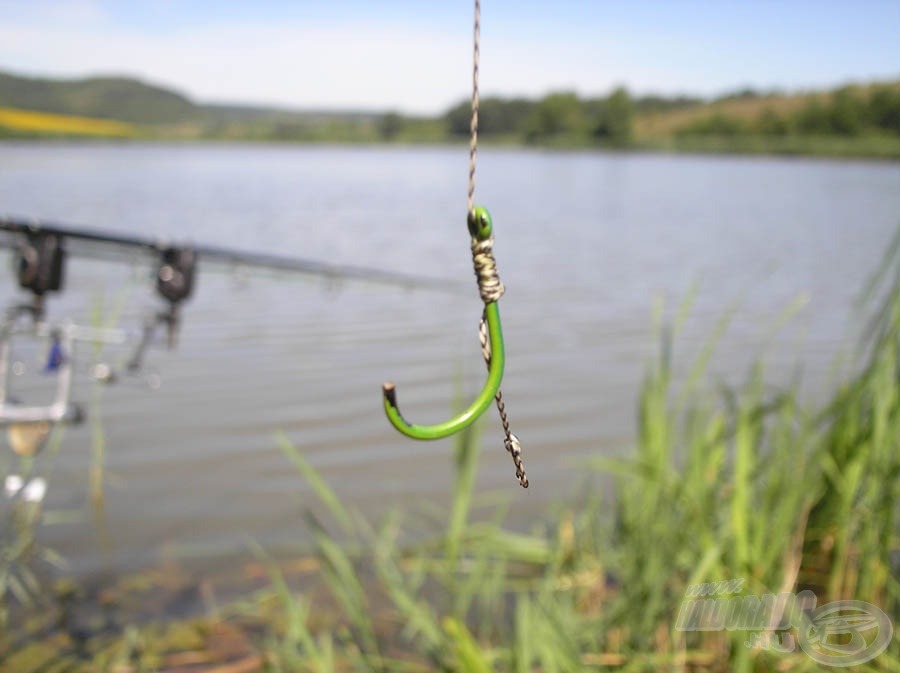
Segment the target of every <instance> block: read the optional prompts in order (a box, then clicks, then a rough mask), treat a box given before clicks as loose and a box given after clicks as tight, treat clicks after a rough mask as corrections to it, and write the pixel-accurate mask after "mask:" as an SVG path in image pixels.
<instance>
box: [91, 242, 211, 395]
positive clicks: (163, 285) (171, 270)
mask: <svg viewBox="0 0 900 673" xmlns="http://www.w3.org/2000/svg"><path fill="white" fill-rule="evenodd" d="M196 268H197V253H196V252H195V251H194V250H193V249H192V248H188V247H183V248H179V247H174V246H170V247H167V248H163V249H162V250H160V255H159V263H158V266H157V268H156V291H157V293H158V294H159V295H160V297H162V298H163V299H164V300H166V302H167V304H168V305H167V306H166V308H165V309H164V310H162V311H156V312H154V313H151V314H150V315H149V316H147V318H145V319H144V324H143V327H142V329H141V337H140V339H139V341H138V344H137V346H136V348H135V349H134V352H133V353H132V355H131V357H130V358H129V359H128V361H127V362H126V364H125V372H126V373H127V374H128V375H130V376H132V377H134V376H139V375H141V373H142V372H143V371H144V369H145V365H144V358H145V356H146V353H147V349H148V348H149V347H150V344H151V343H152V342H153V339H154V337H155V336H156V331H157V329H158V328H159V327H160V326H162V327H164V328H165V330H166V345H167V346H168V348H169V349H172V348H174V347H175V345H176V341H177V336H178V328H179V326H180V323H181V316H180V312H179V309H180V307H181V303H182V302H183V301H185V300H186V299H188V298H189V297H190V296H191V294H192V293H193V291H194V278H195V275H196ZM91 373H92V375H93V376H94V378H95V379H97V380H99V381H102V382H104V383H115V382H116V381H118V380H119V376H118V374H117V373H116V372H115V371H113V370H112V369H111V368H110V367H109V366H108V365H106V364H104V363H98V364H96V365H94V367H93V368H92V372H91ZM144 378H145V379H146V383H147V385H148V386H149V387H150V388H154V389H156V388H159V387H160V385H161V384H162V380H161V378H160V376H159V375H158V374H156V373H154V372H151V373H149V374H147V375H146V376H145V377H144Z"/></svg>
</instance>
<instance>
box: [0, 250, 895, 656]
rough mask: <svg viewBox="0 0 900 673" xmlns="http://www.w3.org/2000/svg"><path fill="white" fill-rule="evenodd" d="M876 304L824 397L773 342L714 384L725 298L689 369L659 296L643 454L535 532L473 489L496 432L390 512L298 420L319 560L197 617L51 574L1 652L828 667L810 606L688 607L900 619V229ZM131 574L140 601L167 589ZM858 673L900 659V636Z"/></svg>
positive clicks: (677, 320)
mask: <svg viewBox="0 0 900 673" xmlns="http://www.w3.org/2000/svg"><path fill="white" fill-rule="evenodd" d="M865 305H866V306H867V309H866V310H865V311H861V312H860V313H859V315H858V324H859V325H860V326H864V328H863V329H862V332H863V334H862V336H861V338H860V341H859V347H858V349H857V358H856V361H855V362H854V364H853V365H852V366H851V367H850V368H849V370H848V371H847V372H846V377H845V378H844V379H843V380H842V381H841V382H839V383H838V384H836V385H835V387H834V389H833V390H832V391H831V393H830V396H825V397H827V399H826V400H825V402H824V403H822V404H820V405H815V406H812V405H809V404H807V403H805V402H804V401H803V400H802V399H801V398H800V397H799V395H798V393H797V388H796V387H795V386H790V385H789V386H786V387H785V386H773V385H771V384H770V382H769V381H768V377H767V374H766V370H765V365H764V363H763V362H762V361H759V362H757V363H756V364H754V365H753V366H752V367H751V368H750V370H749V371H748V372H747V376H746V381H745V383H744V384H743V385H741V386H740V387H738V388H734V389H732V388H722V387H721V385H719V386H713V385H712V383H713V382H712V381H711V380H710V379H711V377H710V375H709V373H708V363H709V361H710V357H711V355H712V353H713V351H714V349H715V346H716V342H717V341H718V340H719V339H721V338H724V336H723V335H724V334H725V332H726V329H727V325H728V317H727V316H726V317H723V318H722V320H721V322H720V324H719V325H718V326H717V327H716V329H715V330H714V331H713V334H711V335H710V337H709V341H708V343H707V344H706V345H705V346H704V347H703V348H702V349H701V351H700V353H699V354H698V355H697V357H696V360H695V361H694V362H693V364H692V365H691V366H689V367H687V368H683V367H678V368H677V370H678V371H684V372H685V374H684V375H682V376H679V377H676V376H675V375H674V373H673V372H674V371H675V370H676V367H675V366H674V362H675V361H676V360H677V358H678V357H679V350H678V348H679V340H678V335H679V333H680V329H681V327H682V326H683V325H684V324H685V321H686V320H688V319H689V314H690V310H689V309H690V301H689V300H688V301H685V302H684V305H683V306H682V307H681V308H680V309H678V310H677V311H675V312H674V314H673V316H672V317H671V318H670V319H668V320H666V321H665V324H664V321H663V319H662V316H663V310H662V307H661V306H658V307H657V309H656V311H655V312H654V315H655V318H654V323H655V325H656V331H657V332H658V334H659V354H658V356H657V357H656V358H654V359H653V360H652V361H651V362H650V363H649V365H648V368H647V371H646V374H645V377H644V382H643V387H642V391H641V393H640V397H639V399H638V400H637V413H636V418H637V428H636V439H635V445H634V447H633V450H632V451H631V452H630V453H629V454H628V455H625V456H623V457H621V458H611V457H609V456H608V455H606V452H605V451H604V449H603V447H599V446H598V447H597V457H596V458H594V459H593V460H592V461H590V462H589V463H588V464H585V465H584V468H585V469H584V474H585V476H586V481H585V483H584V484H583V488H582V489H581V492H580V495H571V494H570V495H568V496H562V495H561V496H560V499H559V500H558V502H557V503H556V505H555V507H553V508H551V509H549V510H548V511H547V513H546V515H545V517H543V518H542V520H540V521H538V522H537V523H535V524H534V526H533V527H532V528H531V529H530V530H528V531H526V532H522V531H517V530H513V529H511V528H510V527H508V526H507V525H506V524H505V519H506V516H507V513H508V511H509V505H508V504H500V505H497V504H496V503H497V498H496V496H491V497H487V498H485V497H484V494H479V493H477V492H476V491H475V489H474V484H475V477H476V471H477V467H478V446H479V437H478V432H477V429H476V430H470V431H467V432H464V433H463V434H461V435H460V436H459V439H458V441H457V444H456V449H455V455H454V468H455V475H456V477H455V490H454V494H453V499H452V503H451V505H450V507H449V509H448V510H447V511H436V510H435V509H434V508H433V507H431V508H429V507H428V506H427V505H423V506H422V507H421V509H419V510H407V511H395V512H393V513H390V514H388V515H387V516H385V517H384V518H383V519H381V520H379V521H372V520H371V519H370V518H369V517H366V516H365V515H364V514H363V513H362V512H359V511H356V510H355V509H353V508H352V507H349V506H348V505H347V504H345V503H343V502H341V501H340V500H339V499H338V498H337V497H336V495H335V493H334V491H333V490H332V489H331V487H330V486H329V484H328V483H327V482H326V481H325V480H324V479H323V478H322V477H321V476H320V475H319V474H318V473H317V472H316V470H315V469H314V468H313V466H312V465H311V464H310V463H309V462H308V460H307V459H306V457H305V456H304V454H303V452H302V450H300V449H298V448H297V447H295V446H294V445H293V444H291V443H290V442H289V441H288V440H287V439H286V438H285V437H283V436H282V437H280V438H279V439H278V441H277V443H278V444H279V445H280V448H281V450H282V451H283V452H284V454H285V457H286V460H288V461H290V462H291V463H292V464H293V465H294V466H295V468H296V470H297V478H298V480H304V481H306V483H307V484H308V485H309V487H310V492H311V493H313V494H314V499H315V502H311V503H309V509H308V510H307V511H306V512H304V513H303V517H302V518H301V517H298V521H302V522H303V523H300V524H298V525H302V526H304V528H305V533H304V534H305V536H306V537H307V538H308V539H311V540H312V541H313V547H314V549H313V551H312V553H311V555H310V556H308V557H305V558H302V559H299V560H298V561H295V562H292V563H275V562H274V561H272V560H270V559H269V558H268V557H267V556H266V554H265V552H264V551H262V550H261V549H258V548H257V549H256V553H257V555H258V558H259V562H260V565H261V566H262V567H264V568H266V569H267V572H268V578H269V579H268V588H267V589H265V590H263V591H262V592H261V593H259V594H257V595H256V596H254V597H253V598H251V599H247V600H245V601H242V602H240V603H238V604H234V605H232V606H229V607H224V606H218V605H215V603H214V602H213V603H211V604H210V614H209V616H207V617H204V618H199V619H194V620H191V621H187V622H185V621H179V622H174V623H173V622H161V623H160V622H157V623H151V624H139V623H135V622H130V621H128V620H127V612H125V616H123V610H122V608H121V606H123V605H127V602H128V600H129V599H128V594H127V593H124V592H123V593H121V594H116V593H115V592H114V591H107V592H105V593H104V594H103V595H102V596H101V597H98V598H97V603H98V605H96V606H95V612H99V616H96V617H95V618H94V619H93V621H91V620H87V619H84V618H81V619H79V617H78V615H79V610H82V609H83V608H84V605H83V604H82V603H79V599H78V595H79V594H78V592H77V591H74V590H68V591H66V592H65V594H64V595H63V596H62V597H61V598H60V600H59V601H58V602H54V601H51V600H49V599H47V598H43V597H42V596H41V595H40V594H37V595H36V597H35V598H34V601H35V606H34V608H33V609H32V610H31V611H30V612H28V613H27V614H28V615H30V616H29V617H28V618H25V619H21V618H20V620H19V621H18V622H10V621H7V622H6V624H5V625H4V628H3V629H2V630H0V671H3V672H4V673H6V672H9V673H13V672H15V673H38V672H41V673H61V672H62V671H66V672H68V673H144V672H147V673H149V672H150V671H165V672H167V673H175V672H176V671H177V672H178V673H190V672H192V671H201V670H202V671H213V672H216V673H238V672H240V673H263V672H266V673H276V672H285V673H286V672H289V671H291V672H292V671H315V672H317V673H330V672H343V671H366V672H372V673H396V672H406V671H409V672H419V671H421V672H425V671H457V672H460V673H488V672H491V671H497V672H501V673H504V672H509V673H552V672H561V673H569V672H572V673H576V672H582V671H647V672H651V671H662V670H666V671H691V672H693V671H697V672H704V673H705V672H710V673H715V672H722V673H724V672H726V671H735V672H738V673H751V672H763V671H788V670H797V671H813V670H821V669H819V668H818V664H817V663H816V662H815V661H814V660H813V659H812V658H811V657H810V654H809V652H810V651H812V650H810V649H809V648H813V649H814V648H815V647H816V643H819V642H820V641H819V640H818V636H817V635H816V634H819V635H822V637H823V638H824V637H825V636H824V635H823V634H825V633H826V632H827V627H826V626H825V625H824V624H819V623H814V622H812V621H809V620H810V619H811V618H814V617H815V616H816V615H815V613H810V614H806V615H805V616H804V614H803V613H801V612H792V613H791V614H790V615H786V614H785V615H782V614H779V613H777V612H773V611H772V610H771V609H770V610H769V612H766V613H762V612H760V613H757V614H755V615H748V614H744V613H742V617H741V619H743V620H744V621H743V622H742V627H741V628H737V629H732V628H718V629H712V630H708V631H697V630H691V629H689V628H688V629H686V628H684V627H686V626H690V625H691V624H694V625H699V624H701V623H705V622H702V620H701V621H698V622H694V621H691V620H693V619H694V616H693V615H692V614H688V616H687V617H685V616H684V614H683V610H684V607H683V606H684V603H685V601H693V600H708V598H705V599H704V598H701V599H698V598H697V597H698V596H699V595H703V594H709V592H710V591H712V592H713V593H714V594H716V595H718V594H728V595H729V596H732V595H733V596H743V597H746V596H756V597H760V598H763V597H765V596H775V595H778V594H784V593H791V594H795V595H797V596H798V601H799V598H800V597H801V596H807V597H808V596H810V595H812V596H814V597H815V598H816V601H817V605H818V606H823V605H825V604H827V603H830V602H832V601H838V600H855V601H864V602H866V603H869V604H871V605H873V606H877V607H878V608H879V609H880V610H881V611H883V613H884V614H885V615H887V616H888V617H889V618H890V619H892V620H893V621H894V623H895V624H896V623H897V620H898V617H900V565H898V556H900V237H898V238H897V240H896V242H895V244H894V245H893V246H892V247H891V248H890V250H889V252H888V254H887V255H886V256H885V259H884V262H883V264H882V265H881V267H880V269H879V272H878V273H877V274H876V276H875V279H874V280H873V282H872V283H871V284H870V285H869V286H868V288H867V289H866V292H865ZM790 312H791V310H790V307H789V308H788V309H787V310H786V313H785V315H789V314H790ZM784 318H785V316H784V315H783V316H781V319H784ZM273 448H274V447H273ZM609 479H611V482H612V483H611V485H609V484H608V483H607V482H608V480H609ZM33 545H34V541H33V538H30V537H26V538H25V540H24V543H19V544H15V545H12V546H11V547H10V548H11V549H15V550H17V552H18V556H16V557H10V556H9V555H6V556H4V557H3V563H5V564H6V566H5V567H3V566H0V579H3V578H7V579H8V578H9V577H21V572H19V573H18V574H17V572H16V571H17V567H18V566H16V564H19V565H21V564H23V563H25V562H27V560H28V558H34V555H35V552H34V550H33V549H32V548H31V547H32V546H33ZM298 572H299V573H301V574H302V575H303V577H304V578H305V581H304V582H301V583H300V584H301V585H302V586H301V587H300V588H298V585H297V583H296V582H291V581H290V580H292V579H293V580H296V578H297V573H298ZM176 574H177V573H175V572H173V571H172V569H171V568H169V569H166V570H165V572H161V573H159V577H160V578H161V579H160V581H168V580H171V578H172V577H174V576H175V575H176ZM145 584H146V583H145ZM703 587H705V589H704V588H703ZM26 588H27V587H26ZM4 589H8V585H3V584H0V596H3V597H4V600H5V601H9V600H11V598H10V595H9V593H3V591H2V590H4ZM133 591H137V592H138V593H140V592H143V594H142V595H139V596H138V598H137V599H135V598H133V597H132V598H131V599H130V600H132V601H135V600H136V601H137V602H141V601H143V600H147V598H146V597H152V596H153V595H154V591H158V589H156V587H155V586H154V585H153V583H152V582H151V583H150V586H149V587H148V586H143V587H142V588H141V587H139V588H137V589H135V590H133ZM82 600H83V599H82ZM740 603H741V605H742V606H747V605H750V604H754V603H753V601H752V600H751V599H746V598H741V599H740ZM795 604H799V603H795ZM688 607H689V608H691V609H690V610H689V612H691V613H692V612H693V608H692V607H691V605H689V606H688ZM806 607H807V608H809V607H811V606H810V604H809V603H806ZM770 608H771V604H770ZM742 609H743V608H742ZM745 612H746V610H745ZM20 614H21V613H20ZM779 624H781V626H779ZM867 628H869V627H867ZM882 628H885V627H884V626H882ZM817 629H818V630H817ZM865 637H866V638H868V641H867V642H871V641H872V640H873V634H872V633H871V632H870V631H869V632H867V633H866V635H865ZM842 642H844V641H842ZM844 644H845V645H847V643H846V642H844ZM853 647H855V648H856V651H860V650H861V649H864V648H862V647H859V643H856V642H855V641H854V645H853ZM825 654H827V651H825ZM846 670H855V671H868V672H872V673H875V672H888V671H897V670H900V639H898V638H893V640H892V642H891V643H890V644H889V646H888V647H887V649H886V650H885V651H883V652H881V653H879V654H878V655H877V656H875V657H874V658H872V659H871V660H868V661H865V662H861V663H860V664H859V665H858V666H854V667H852V668H848V669H846Z"/></svg>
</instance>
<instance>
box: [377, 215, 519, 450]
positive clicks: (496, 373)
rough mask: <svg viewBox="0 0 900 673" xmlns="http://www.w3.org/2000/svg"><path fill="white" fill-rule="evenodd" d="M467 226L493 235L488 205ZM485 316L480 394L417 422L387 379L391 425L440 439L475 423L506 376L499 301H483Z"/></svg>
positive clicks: (386, 401)
mask: <svg viewBox="0 0 900 673" xmlns="http://www.w3.org/2000/svg"><path fill="white" fill-rule="evenodd" d="M468 226H469V233H470V234H471V235H472V237H473V238H475V239H477V240H479V241H484V240H487V239H488V238H490V236H491V234H492V232H493V223H492V222H491V216H490V213H488V211H487V208H484V207H483V206H478V207H476V208H474V209H473V210H472V212H471V213H470V214H469V217H468ZM484 319H485V323H486V325H487V331H488V337H489V340H490V344H491V359H490V367H489V369H488V377H487V381H485V384H484V387H483V388H482V389H481V392H480V393H479V394H478V397H476V398H475V400H474V401H473V402H472V403H471V404H470V405H469V407H468V408H467V409H465V410H464V411H462V412H461V413H459V414H457V415H456V416H454V417H453V418H451V419H450V420H448V421H444V422H443V423H437V424H435V425H417V424H415V423H410V422H409V421H407V420H406V419H405V418H403V415H402V414H401V413H400V409H399V408H398V407H397V388H396V386H395V385H394V384H393V383H385V384H384V385H383V386H382V392H383V394H384V412H385V414H386V415H387V417H388V420H389V421H390V422H391V425H393V426H394V427H395V428H396V429H397V430H399V431H400V432H402V433H403V434H404V435H406V436H407V437H412V438H413V439H441V438H443V437H448V436H450V435H452V434H454V433H457V432H459V431H460V430H462V429H464V428H466V427H468V426H469V425H471V424H472V423H474V422H475V420H476V419H477V418H478V417H479V416H481V414H483V413H484V411H485V410H486V409H487V408H488V407H489V406H490V405H491V402H493V400H494V397H495V396H496V394H497V391H498V390H500V383H501V381H502V380H503V366H504V364H505V360H506V354H505V351H504V348H503V329H502V327H501V325H500V307H499V306H498V305H497V302H496V301H491V302H488V303H486V304H485V305H484Z"/></svg>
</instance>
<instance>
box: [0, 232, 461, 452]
mask: <svg viewBox="0 0 900 673" xmlns="http://www.w3.org/2000/svg"><path fill="white" fill-rule="evenodd" d="M3 246H5V247H8V248H10V249H12V250H13V252H14V258H13V272H14V274H15V276H16V279H17V281H18V284H19V287H20V288H21V289H23V290H26V291H28V292H30V293H31V303H21V302H20V303H14V304H13V305H12V306H11V307H9V309H8V310H7V311H6V313H5V314H3V315H2V316H0V427H7V428H8V430H9V432H10V437H11V438H12V437H13V436H14V435H23V436H24V435H25V433H26V432H31V433H32V435H33V436H34V437H36V438H37V439H36V440H35V441H34V442H32V443H31V444H30V445H29V448H28V452H34V451H36V450H38V448H39V446H40V445H41V444H42V442H43V439H44V438H45V437H46V433H47V431H48V428H49V427H51V426H52V425H56V424H57V423H78V422H80V421H81V420H82V417H83V414H82V413H81V411H80V408H79V407H78V406H77V405H75V404H74V403H72V402H70V396H71V389H72V379H73V366H74V360H75V346H76V342H79V341H82V342H83V341H88V342H93V343H95V344H100V343H115V344H122V343H125V342H126V341H128V340H130V339H131V337H132V335H130V334H129V333H126V332H125V331H124V330H101V329H94V328H88V327H82V326H77V325H74V324H72V323H65V324H64V325H62V326H54V327H51V326H50V325H48V323H47V322H46V321H45V317H44V313H45V305H44V304H45V298H46V296H47V295H48V294H50V293H55V292H61V291H62V290H63V289H64V285H65V268H66V264H67V262H68V257H69V256H70V255H74V256H78V257H91V258H95V259H105V260H116V261H128V259H129V257H128V256H129V255H130V260H131V261H132V262H133V261H134V256H135V255H140V256H143V257H145V258H148V259H150V260H155V263H156V268H155V289H156V293H157V295H158V296H159V297H160V298H161V299H163V300H164V301H165V303H166V306H165V308H164V309H162V310H158V311H155V312H154V313H152V314H151V315H149V316H148V317H147V318H146V319H145V321H144V325H143V328H142V330H141V331H140V333H139V337H138V338H137V341H138V344H137V347H136V349H135V350H134V353H133V355H132V356H131V357H130V358H129V359H128V361H127V364H126V366H125V371H126V372H127V373H128V374H132V375H133V374H137V373H139V372H140V371H141V369H142V367H143V359H144V356H145V353H146V351H147V349H148V347H149V346H150V344H151V342H152V341H153V339H154V336H155V333H156V331H157V329H158V328H160V327H164V328H165V330H166V332H167V335H168V339H167V344H168V347H169V348H170V349H171V348H173V347H174V346H175V340H176V334H177V332H178V328H179V324H180V308H181V305H182V304H183V303H184V301H185V300H187V299H188V298H189V297H190V296H191V295H192V294H193V290H194V286H195V278H196V274H197V269H198V264H199V262H200V261H201V260H202V262H203V263H213V264H216V265H219V266H225V267H229V266H230V267H235V268H241V267H243V268H251V269H252V268H255V269H268V270H272V271H275V272H278V273H281V272H284V273H295V274H301V275H310V276H317V277H322V278H326V279H330V280H344V279H346V280H353V281H363V282H372V283H377V284H382V285H391V286H396V287H402V288H405V289H424V290H429V291H440V292H458V291H460V289H461V288H460V286H459V285H457V284H456V283H453V282H448V281H446V280H443V279H438V278H433V277H426V276H418V275H412V274H404V273H396V272H392V271H386V270H383V269H376V268H369V267H362V266H352V265H340V264H329V263H326V262H321V261H317V260H310V259H303V258H298V257H288V256H283V255H274V254H266V253H253V252H247V251H242V250H235V249H230V248H226V247H220V246H212V245H195V244H189V243H175V242H173V241H170V240H167V239H162V238H157V239H153V238H149V237H144V236H132V235H126V234H120V233H117V232H109V231H101V230H96V229H87V228H81V227H72V226H65V225H60V224H55V223H51V222H45V221H41V220H29V219H24V218H16V217H9V216H0V247H3ZM23 322H25V323H27V324H26V325H22V323H23ZM14 334H26V335H29V336H32V337H44V338H49V340H50V348H49V352H48V359H47V364H46V366H45V367H44V368H43V371H44V373H46V374H55V376H56V382H57V389H56V395H55V397H54V399H53V401H52V402H50V403H49V404H47V405H44V406H23V405H21V404H18V403H15V402H14V401H13V400H11V399H10V398H9V396H8V392H7V389H8V374H9V363H10V360H11V355H10V342H11V340H12V338H13V335H14ZM95 370H96V371H92V376H93V377H94V378H95V379H97V380H99V381H102V382H104V383H113V382H115V381H116V380H118V378H119V377H118V376H117V373H116V372H114V371H113V370H112V368H110V367H109V366H105V365H104V366H101V367H99V368H96V367H95ZM97 372H100V373H97ZM27 428H33V429H34V430H32V431H27ZM37 430H40V432H37Z"/></svg>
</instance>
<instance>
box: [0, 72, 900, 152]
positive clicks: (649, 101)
mask: <svg viewBox="0 0 900 673" xmlns="http://www.w3.org/2000/svg"><path fill="white" fill-rule="evenodd" d="M0 108H6V109H5V114H4V115H0V138H3V137H12V138H29V137H36V138H41V137H48V136H56V137H70V136H71V137H77V136H82V135H96V136H101V137H117V136H118V137H130V138H135V139H144V140H152V139H160V140H232V141H259V142H345V143H376V142H381V143H446V142H459V141H463V140H464V139H465V138H467V137H468V134H469V121H470V114H471V112H470V102H469V101H468V100H464V101H461V102H460V103H459V104H457V105H455V106H453V107H452V108H451V109H449V110H447V111H446V112H445V113H443V114H440V115H437V116H434V117H414V116H409V115H403V114H401V113H399V112H396V111H388V112H384V113H381V112H359V111H357V112H353V111H351V112H345V111H305V112H304V111H292V110H285V109H274V108H262V107H252V106H229V105H198V104H195V103H193V102H192V101H190V100H189V99H188V98H187V97H185V96H183V95H181V94H179V93H177V92H174V91H170V90H167V89H164V88H161V87H157V86H152V85H148V84H144V83H142V82H138V81H136V80H131V79H125V78H90V79H85V80H71V81H67V80H47V79H34V78H23V77H17V76H14V75H10V74H4V73H0ZM40 114H51V115H61V116H59V117H56V118H55V119H56V121H57V122H58V123H56V124H51V123H47V122H49V119H50V118H46V117H45V118H42V119H39V118H38V116H36V115H40ZM65 117H77V118H78V119H77V120H67V119H66V118H65ZM90 120H113V121H117V122H124V123H126V124H128V125H129V126H128V127H127V132H126V131H125V130H123V128H124V127H109V129H105V128H104V126H103V125H102V123H101V122H99V121H95V122H93V123H89V122H90ZM479 132H480V134H481V137H482V139H483V140H484V141H486V142H489V143H496V144H510V145H532V146H539V147H547V146H549V147H567V148H584V147H587V148H611V149H645V150H670V151H709V152H744V153H787V154H822V155H832V156H873V157H881V158H900V82H889V83H882V84H871V85H864V86H863V85H853V86H844V87H841V88H839V89H836V90H833V91H820V92H810V93H803V94H791V95H787V94H783V93H778V92H758V91H753V90H743V91H738V92H736V93H733V94H728V95H725V96H721V97H719V98H717V99H715V100H703V99H700V98H696V97H690V96H674V97H660V96H633V95H632V94H630V93H629V92H628V91H627V90H626V89H625V88H622V87H620V88H617V89H615V90H614V91H612V92H610V93H609V94H608V95H606V96H600V97H581V96H579V95H578V94H576V93H575V92H566V91H562V92H552V93H549V94H547V95H545V96H543V97H542V98H540V99H536V100H534V99H525V98H497V97H486V98H484V99H482V101H481V108H480V115H479Z"/></svg>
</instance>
